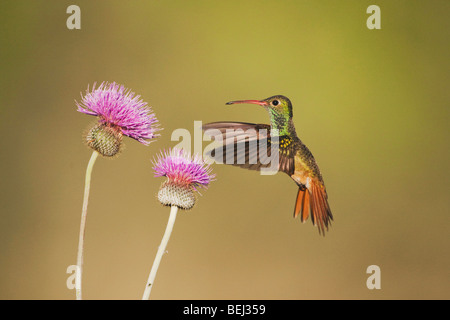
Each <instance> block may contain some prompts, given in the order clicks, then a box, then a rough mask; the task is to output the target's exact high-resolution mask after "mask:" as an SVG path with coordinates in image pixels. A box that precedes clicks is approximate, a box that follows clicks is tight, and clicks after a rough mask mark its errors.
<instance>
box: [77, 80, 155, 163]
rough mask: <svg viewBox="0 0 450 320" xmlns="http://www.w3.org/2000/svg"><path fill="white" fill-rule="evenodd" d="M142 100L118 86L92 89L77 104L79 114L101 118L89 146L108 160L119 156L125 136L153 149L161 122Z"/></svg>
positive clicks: (91, 131)
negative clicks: (153, 142) (158, 123)
mask: <svg viewBox="0 0 450 320" xmlns="http://www.w3.org/2000/svg"><path fill="white" fill-rule="evenodd" d="M139 98H140V96H135V94H134V92H131V91H130V90H129V89H125V87H124V86H122V85H119V84H116V83H115V82H113V83H108V82H103V83H102V84H101V85H100V86H99V87H98V88H95V84H94V86H93V88H92V91H89V87H88V89H87V90H86V95H85V96H82V100H81V103H78V102H76V104H77V106H78V110H77V111H79V112H82V113H85V114H88V115H93V116H97V117H98V124H97V125H96V126H94V127H93V128H92V129H91V130H90V131H89V133H88V134H87V136H86V142H87V145H88V146H89V147H91V148H92V149H94V150H96V151H98V152H99V153H100V154H102V155H104V156H107V157H111V156H113V155H115V154H117V152H119V150H120V147H121V143H122V135H125V136H128V137H130V138H133V139H135V140H137V141H139V142H140V143H142V144H144V145H149V144H150V141H149V140H151V139H154V138H156V137H157V136H158V135H157V134H155V132H156V131H157V130H159V128H157V122H158V120H157V119H156V117H155V115H154V114H153V113H152V109H151V108H150V107H149V106H148V105H147V102H144V101H143V100H140V99H139Z"/></svg>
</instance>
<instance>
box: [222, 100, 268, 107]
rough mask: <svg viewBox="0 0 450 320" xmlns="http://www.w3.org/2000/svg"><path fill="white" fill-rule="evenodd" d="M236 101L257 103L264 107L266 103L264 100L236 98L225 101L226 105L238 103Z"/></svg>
mask: <svg viewBox="0 0 450 320" xmlns="http://www.w3.org/2000/svg"><path fill="white" fill-rule="evenodd" d="M238 103H248V104H259V105H260V106H263V107H266V106H267V105H268V103H267V102H266V101H264V100H236V101H230V102H227V103H226V104H227V105H230V104H238Z"/></svg>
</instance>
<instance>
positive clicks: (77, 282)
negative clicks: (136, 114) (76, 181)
mask: <svg viewBox="0 0 450 320" xmlns="http://www.w3.org/2000/svg"><path fill="white" fill-rule="evenodd" d="M98 155H99V153H98V152H97V151H94V152H93V153H92V156H91V159H90V160H89V163H88V166H87V169H86V178H85V182H84V198H83V209H82V211H81V224H80V237H79V240H78V255H77V273H76V278H75V290H76V294H77V300H81V274H82V270H83V249H84V234H85V230H86V218H87V207H88V200H89V189H90V185H91V173H92V168H93V167H94V163H95V160H96V159H97V157H98Z"/></svg>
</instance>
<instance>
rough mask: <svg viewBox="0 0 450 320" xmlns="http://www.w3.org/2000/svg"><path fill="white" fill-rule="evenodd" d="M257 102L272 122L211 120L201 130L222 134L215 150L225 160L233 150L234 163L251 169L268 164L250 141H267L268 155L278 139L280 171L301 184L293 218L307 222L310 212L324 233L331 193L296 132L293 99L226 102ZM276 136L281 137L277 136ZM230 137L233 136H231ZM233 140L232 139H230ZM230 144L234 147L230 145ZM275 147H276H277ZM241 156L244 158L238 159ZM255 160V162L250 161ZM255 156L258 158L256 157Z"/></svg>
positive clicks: (212, 133)
mask: <svg viewBox="0 0 450 320" xmlns="http://www.w3.org/2000/svg"><path fill="white" fill-rule="evenodd" d="M243 103H245V104H257V105H260V106H262V107H264V109H266V111H267V112H268V114H269V117H270V125H269V124H255V123H247V122H229V121H222V122H212V123H207V124H205V125H203V127H202V129H203V130H204V131H205V135H210V136H211V137H212V138H213V139H215V140H217V139H218V138H219V137H220V138H221V139H222V141H226V142H225V143H224V144H223V145H222V146H221V147H218V148H216V149H214V150H212V152H211V154H210V156H211V157H214V155H213V153H215V154H217V152H218V151H219V148H220V152H222V153H221V154H222V156H223V159H225V158H226V157H227V153H228V156H229V153H230V151H232V152H234V153H235V154H234V155H233V156H234V158H233V159H234V161H233V162H232V163H227V162H228V161H227V162H226V161H223V163H226V164H232V165H235V166H239V167H241V168H245V169H249V170H261V168H264V167H267V166H268V165H267V164H264V163H262V161H261V160H260V159H261V154H258V153H257V157H256V158H255V157H252V155H251V148H250V144H251V141H253V142H255V141H256V142H257V143H256V146H257V148H258V150H259V152H261V151H260V148H259V146H260V145H261V144H262V143H265V144H266V146H267V147H266V148H267V149H266V150H267V153H268V154H269V153H270V151H271V150H274V149H272V148H271V147H273V144H275V143H276V142H275V141H276V140H278V142H277V147H278V152H279V157H278V159H279V160H278V166H277V167H278V171H282V172H284V173H286V174H287V175H289V176H290V177H291V179H292V180H294V182H295V183H296V184H297V186H298V192H297V197H296V201H295V206H294V218H296V217H297V216H300V220H301V221H302V222H305V221H306V220H307V219H308V217H309V216H310V215H311V221H312V223H313V225H315V226H317V227H318V230H319V234H322V235H325V230H327V231H328V226H329V225H331V220H333V215H332V213H331V209H330V206H329V204H328V195H327V191H326V188H325V183H324V181H323V178H322V174H321V172H320V169H319V166H318V165H317V163H316V160H315V159H314V156H313V155H312V153H311V151H309V149H308V147H306V145H305V144H303V142H302V141H301V140H300V138H299V137H298V136H297V133H296V131H295V126H294V122H293V120H292V118H293V112H292V103H291V101H290V100H289V99H288V98H287V97H285V96H282V95H276V96H272V97H269V98H267V99H264V100H236V101H230V102H227V103H226V105H233V104H243ZM275 136H276V138H278V139H274V138H275ZM230 137H231V138H232V139H230ZM230 140H231V142H230ZM230 144H232V145H233V146H232V147H230ZM239 147H243V149H241V150H244V154H243V156H242V155H238V154H237V153H238V152H235V151H236V150H239ZM275 150H276V149H275ZM238 159H240V160H241V161H237V160H238ZM251 159H253V161H250V160H251ZM255 159H256V160H255Z"/></svg>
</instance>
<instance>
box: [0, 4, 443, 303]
mask: <svg viewBox="0 0 450 320" xmlns="http://www.w3.org/2000/svg"><path fill="white" fill-rule="evenodd" d="M71 4H77V5H79V6H80V8H81V30H68V29H67V28H66V19H67V18H68V17H69V14H67V13H66V8H67V7H68V6H69V5H71ZM371 4H377V5H378V6H380V8H381V30H369V29H368V28H367V27H366V20H367V18H368V17H369V14H367V13H366V9H367V7H368V6H369V5H371ZM449 15H450V2H449V1H445V0H443V1H383V0H377V1H362V0H355V1H332V0H330V1H81V0H77V1H61V0H58V1H56V0H54V1H49V0H47V1H2V2H1V3H0V44H1V47H0V48H1V49H0V66H1V75H0V101H1V104H0V120H1V126H0V133H1V137H2V139H1V140H0V144H1V150H2V151H1V166H0V170H1V184H0V186H1V190H0V191H1V192H0V198H1V209H0V210H1V211H0V217H1V222H0V298H1V299H74V298H75V292H74V291H71V290H69V289H67V287H66V280H67V278H68V276H69V274H67V273H66V269H67V267H68V266H69V265H73V264H75V263H76V251H77V245H78V232H79V224H80V214H81V205H82V193H83V187H84V173H85V170H86V165H87V163H88V160H89V157H90V155H91V151H90V150H89V149H88V148H87V147H86V146H84V144H83V142H82V132H83V131H84V130H85V129H86V128H87V127H88V126H89V125H90V124H91V123H92V122H93V121H94V120H95V119H94V118H93V117H90V116H87V115H84V114H81V113H78V112H76V106H75V102H74V101H75V100H80V93H84V92H85V90H86V88H87V86H88V84H90V85H92V84H93V83H94V82H97V83H99V82H102V81H116V82H118V83H121V84H123V85H125V86H126V87H128V88H131V89H132V90H133V91H134V92H136V93H137V94H140V95H141V96H142V98H143V99H144V100H145V101H148V102H149V104H150V105H151V106H152V107H153V109H154V111H155V113H156V115H157V117H158V119H159V121H160V123H161V126H162V127H163V128H164V131H162V132H161V133H162V136H161V137H160V139H158V140H157V141H156V142H154V143H152V144H151V145H150V146H149V147H145V146H143V145H141V144H139V143H138V142H136V141H134V140H132V139H128V138H127V139H125V144H126V149H125V150H124V151H123V152H122V153H121V155H120V156H119V157H117V158H115V159H113V160H108V159H104V158H100V159H98V160H97V163H96V164H95V167H94V171H93V178H92V185H91V198H90V203H89V210H88V221H87V231H86V247H85V248H86V249H85V250H86V251H85V260H84V261H85V264H84V275H83V277H84V278H83V281H84V282H83V290H84V292H83V295H84V298H86V299H140V298H141V297H142V293H143V290H144V286H145V282H146V280H147V277H148V273H149V271H150V267H151V264H152V262H153V259H154V256H155V254H156V250H157V247H158V245H159V243H160V240H161V237H162V235H163V232H164V229H165V226H166V223H167V219H168V214H169V209H167V208H164V207H162V206H161V205H160V204H159V203H158V202H157V200H156V198H155V197H156V193H157V191H158V188H159V185H160V183H161V182H162V181H163V179H161V178H153V174H152V170H151V162H150V159H152V158H153V157H154V156H155V154H156V153H157V152H159V150H160V149H163V148H168V147H171V146H174V145H175V144H177V142H172V141H171V133H172V131H173V130H175V129H177V128H185V129H188V130H190V131H191V132H192V130H193V127H194V121H195V120H201V121H203V122H210V121H219V120H234V121H247V122H260V123H265V122H267V121H268V116H267V114H266V113H265V111H264V110H263V109H262V108H259V107H258V106H252V105H239V106H225V102H227V101H230V100H236V99H263V98H266V97H268V96H271V95H275V94H283V95H286V96H288V97H289V98H290V99H291V100H292V102H293V104H294V122H295V125H296V127H297V132H298V133H299V135H300V137H301V139H302V140H303V142H304V143H305V144H307V145H308V147H309V148H310V149H311V151H312V152H313V153H314V155H315V157H316V159H317V160H318V163H319V165H320V168H321V170H322V174H323V176H324V179H325V182H326V185H327V190H328V193H329V201H330V205H331V208H332V210H333V214H334V216H335V221H334V223H333V225H332V227H331V229H330V232H328V234H327V235H326V236H325V237H321V236H319V234H318V232H317V229H316V228H314V227H313V226H312V224H311V222H310V221H309V220H308V221H307V223H305V224H301V223H300V221H299V220H297V219H296V220H294V219H293V218H292V213H293V208H294V202H295V197H296V193H297V187H296V185H295V184H294V183H293V182H292V181H291V179H290V178H289V177H287V176H286V175H284V174H278V175H276V176H261V175H259V174H258V173H256V172H253V171H246V170H242V169H239V168H235V167H229V166H223V165H214V166H213V169H214V172H215V173H216V174H217V181H216V182H214V183H213V184H212V185H211V187H210V188H209V190H207V191H205V192H202V194H203V196H202V197H201V198H200V199H199V201H198V205H197V206H196V208H195V209H194V210H192V211H190V212H181V213H180V214H179V216H178V218H177V221H176V223H175V228H174V232H173V234H172V238H171V239H170V242H169V246H168V253H167V254H166V255H165V256H164V258H163V260H162V263H161V266H160V269H159V272H158V276H157V278H156V282H155V286H154V289H153V291H152V298H153V299H448V298H450V286H449V270H450V268H449V267H450V255H449V249H450V242H449V204H450V203H449V197H448V191H449V162H450V161H449V160H450V159H449V147H448V146H449V137H450V134H449V107H450V90H449V80H450V60H449V57H450V54H449V53H450V52H449V51H450V50H449V48H450V20H449V19H448V17H449ZM207 144H209V142H205V143H204V146H206V145H207ZM373 264H375V265H378V266H379V267H380V268H381V290H368V289H367V287H366V280H367V278H368V276H369V275H368V274H366V268H367V267H368V266H369V265H373Z"/></svg>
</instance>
